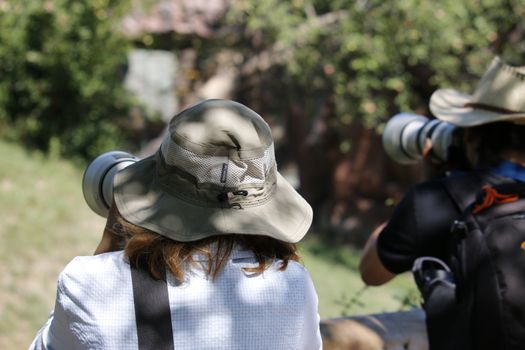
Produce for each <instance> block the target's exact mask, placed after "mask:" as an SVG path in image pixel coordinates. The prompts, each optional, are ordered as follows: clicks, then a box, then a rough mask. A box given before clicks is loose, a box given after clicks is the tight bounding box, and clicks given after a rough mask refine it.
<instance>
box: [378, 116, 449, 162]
mask: <svg viewBox="0 0 525 350" xmlns="http://www.w3.org/2000/svg"><path fill="white" fill-rule="evenodd" d="M454 130H455V126H454V125H452V124H449V123H445V122H442V121H439V120H437V119H432V120H430V119H428V118H427V117H425V116H422V115H418V114H411V113H399V114H396V115H394V116H393V117H392V118H391V119H390V120H389V121H388V122H387V124H386V126H385V130H384V132H383V148H384V149H385V151H386V153H387V154H388V155H389V156H390V158H392V159H393V160H394V161H396V162H398V163H401V164H411V163H415V162H417V161H419V160H421V159H422V158H423V152H424V150H425V148H426V147H425V146H426V144H427V142H429V141H430V144H431V146H432V148H431V151H430V152H431V154H430V155H431V157H432V159H433V160H435V161H437V162H446V161H447V158H448V149H449V146H450V145H451V144H452V141H453V133H454Z"/></svg>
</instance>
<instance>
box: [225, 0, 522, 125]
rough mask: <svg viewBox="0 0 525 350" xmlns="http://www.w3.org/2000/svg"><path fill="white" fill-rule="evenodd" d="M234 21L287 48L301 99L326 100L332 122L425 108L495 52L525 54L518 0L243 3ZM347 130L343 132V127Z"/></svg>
mask: <svg viewBox="0 0 525 350" xmlns="http://www.w3.org/2000/svg"><path fill="white" fill-rule="evenodd" d="M234 7H235V8H234V11H233V12H232V13H231V14H230V18H231V21H232V22H237V23H238V22H243V21H245V22H246V23H247V24H246V31H245V33H246V35H247V36H248V37H250V36H251V37H262V38H264V42H266V43H272V44H273V43H275V46H274V47H278V48H279V50H281V51H288V53H289V56H288V59H287V60H286V63H285V65H286V76H284V77H283V79H289V80H290V81H293V84H294V85H295V87H296V89H297V90H299V91H300V92H298V96H300V97H299V98H300V99H304V100H308V97H311V98H315V97H318V96H326V97H327V98H329V99H331V100H332V103H333V105H334V110H335V117H336V118H334V119H335V120H334V124H333V126H334V127H335V128H336V129H339V130H342V129H344V126H345V125H348V124H350V122H352V121H360V122H363V123H365V125H368V126H370V127H381V125H382V123H383V122H384V120H385V119H386V118H388V117H389V116H390V115H392V114H393V113H396V112H398V111H410V110H419V111H420V112H421V111H422V112H425V111H426V112H428V111H427V109H426V108H427V103H428V99H429V97H430V94H431V93H432V92H433V91H434V90H435V89H436V88H439V87H447V86H451V87H454V88H457V89H460V90H464V91H466V92H469V91H471V90H472V89H473V88H474V86H473V85H474V84H475V82H476V81H477V80H478V79H479V77H480V75H481V74H482V73H483V72H484V71H485V69H486V68H487V66H488V64H489V62H490V61H491V60H492V58H493V57H494V55H496V54H498V55H502V56H503V58H504V59H507V60H509V61H510V62H511V63H512V62H513V61H514V62H515V63H517V64H523V62H519V61H517V62H516V61H515V60H516V59H522V58H523V56H524V53H525V45H524V37H523V32H524V29H523V24H522V22H523V18H524V17H525V6H523V2H522V1H521V0H443V1H433V0H401V1H383V0H368V1H366V0H358V1H356V0H337V1H327V0H242V1H236V2H234ZM342 127H343V128H342Z"/></svg>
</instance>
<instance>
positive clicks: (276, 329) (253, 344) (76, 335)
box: [30, 250, 322, 350]
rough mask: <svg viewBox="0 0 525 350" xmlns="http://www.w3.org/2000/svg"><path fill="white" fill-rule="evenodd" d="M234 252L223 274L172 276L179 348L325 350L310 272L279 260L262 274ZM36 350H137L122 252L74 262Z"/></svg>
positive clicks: (63, 279)
mask: <svg viewBox="0 0 525 350" xmlns="http://www.w3.org/2000/svg"><path fill="white" fill-rule="evenodd" d="M196 258H197V259H199V257H198V256H196ZM252 266H256V263H255V259H254V257H253V253H252V252H250V251H243V250H236V251H234V252H233V253H232V256H231V257H230V260H229V262H228V263H227V264H226V266H225V267H224V270H223V271H222V272H221V274H220V275H219V276H218V277H217V278H216V279H215V280H212V279H211V278H207V277H206V275H205V274H204V273H203V272H202V271H201V270H200V269H196V268H193V269H191V270H190V271H188V272H187V274H186V280H185V282H184V283H177V282H176V281H175V280H174V278H173V276H171V275H169V274H168V277H167V281H168V295H169V304H170V307H171V319H172V330H173V340H174V348H175V349H192V350H193V349H203V350H204V349H228V350H236V349H238V350H252V349H253V350H257V349H261V350H263V349H264V350H269V349H316V350H317V349H321V348H322V345H321V335H320V331H319V315H318V313H317V303H318V300H317V294H316V292H315V289H314V286H313V284H312V281H311V279H310V276H309V274H308V272H307V271H306V269H305V268H304V267H303V266H302V265H300V264H298V263H296V262H293V261H291V262H290V263H289V264H288V267H287V268H286V270H284V271H279V270H278V268H279V267H280V261H276V262H275V263H274V264H273V265H271V266H270V268H269V269H267V270H266V271H265V272H264V273H263V274H259V275H255V274H250V273H248V272H245V271H243V269H242V268H243V267H252ZM30 349H48V350H51V349H53V350H61V349H67V350H70V349H119V350H127V349H130V350H131V349H133V350H135V349H137V328H136V323H135V309H134V303H133V288H132V284H131V272H130V266H129V264H128V263H127V261H126V259H125V257H124V255H123V253H122V252H114V253H106V254H101V255H96V256H82V257H77V258H75V259H73V260H72V261H71V262H70V263H69V264H68V265H67V266H66V268H65V269H64V271H62V273H61V274H60V276H59V279H58V288H57V298H56V303H55V309H54V312H53V313H52V314H51V316H50V318H49V320H48V321H47V323H46V324H45V325H44V327H43V328H42V329H41V330H40V331H39V332H38V334H37V336H36V338H35V339H34V340H33V343H32V344H31V346H30Z"/></svg>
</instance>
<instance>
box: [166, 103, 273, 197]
mask: <svg viewBox="0 0 525 350" xmlns="http://www.w3.org/2000/svg"><path fill="white" fill-rule="evenodd" d="M160 152H161V155H162V158H163V160H164V162H165V164H166V165H168V166H170V167H173V169H172V170H173V171H172V172H173V173H178V174H180V173H184V174H186V175H190V177H191V178H192V179H193V180H194V181H192V182H194V183H196V184H197V185H198V186H200V185H202V184H206V185H211V187H212V188H218V189H221V190H224V189H245V188H255V187H264V186H265V184H266V182H267V181H268V180H271V179H274V177H270V176H269V175H270V174H271V173H272V172H274V171H275V155H274V147H273V141H272V136H271V131H270V127H269V126H268V124H266V122H265V121H264V120H263V119H262V117H260V116H259V115H258V114H257V113H255V112H254V111H252V110H251V109H249V108H247V107H245V106H243V105H241V104H239V103H236V102H233V101H226V100H207V101H204V102H201V103H199V104H197V105H195V106H193V107H191V108H189V109H187V110H185V111H184V112H182V113H180V114H178V115H177V116H175V117H174V118H173V119H172V120H171V122H170V125H169V133H168V134H167V135H166V137H165V139H164V141H163V143H162V145H161V148H160ZM170 172H171V171H163V173H164V174H166V173H170ZM266 185H267V184H266ZM200 187H202V186H200ZM177 190H178V191H180V190H181V189H180V188H178V189H177ZM191 192H193V193H195V191H194V190H191Z"/></svg>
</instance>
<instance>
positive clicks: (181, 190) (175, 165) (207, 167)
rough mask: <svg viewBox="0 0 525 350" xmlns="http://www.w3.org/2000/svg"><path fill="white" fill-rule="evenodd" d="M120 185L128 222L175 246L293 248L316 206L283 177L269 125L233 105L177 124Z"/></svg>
mask: <svg viewBox="0 0 525 350" xmlns="http://www.w3.org/2000/svg"><path fill="white" fill-rule="evenodd" d="M114 181H115V182H114V198H115V203H116V205H117V208H118V209H119V211H120V213H121V215H122V216H123V217H124V218H125V219H126V220H128V221H130V222H131V223H133V224H136V225H138V226H140V227H144V228H147V229H150V230H152V231H154V232H156V233H158V234H160V235H163V236H166V237H168V238H171V239H174V240H177V241H184V242H186V241H195V240H199V239H202V238H206V237H209V236H214V235H221V234H247V235H252V234H253V235H265V236H270V237H273V238H276V239H278V240H281V241H285V242H292V243H295V242H298V241H299V240H300V239H301V238H303V237H304V235H305V234H306V232H307V231H308V229H309V227H310V225H311V222H312V208H311V207H310V205H309V204H308V203H307V202H306V201H305V200H304V199H303V198H302V197H301V196H300V195H299V194H298V193H297V192H296V191H295V190H294V188H293V187H292V186H291V185H290V184H289V183H288V182H287V181H286V180H285V179H284V178H283V177H282V176H281V174H279V172H278V171H277V166H276V162H275V156H274V144H273V139H272V135H271V131H270V128H269V126H268V124H266V122H265V121H264V120H263V118H261V117H260V116H259V115H258V114H257V113H255V112H254V111H252V110H251V109H249V108H248V107H246V106H244V105H242V104H240V103H237V102H233V101H228V100H217V99H214V100H206V101H203V102H201V103H198V104H196V105H194V106H192V107H190V108H188V109H186V110H184V111H182V112H181V113H179V114H178V115H176V116H175V117H173V119H172V120H171V121H170V123H169V132H168V133H167V135H166V137H165V139H164V141H163V143H162V145H161V146H160V148H159V150H158V151H157V152H156V154H154V155H153V156H151V157H148V158H145V159H142V160H140V161H139V162H137V163H135V164H133V165H130V166H128V167H126V168H125V169H123V170H122V171H120V172H119V173H117V175H116V176H115V180H114Z"/></svg>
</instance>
